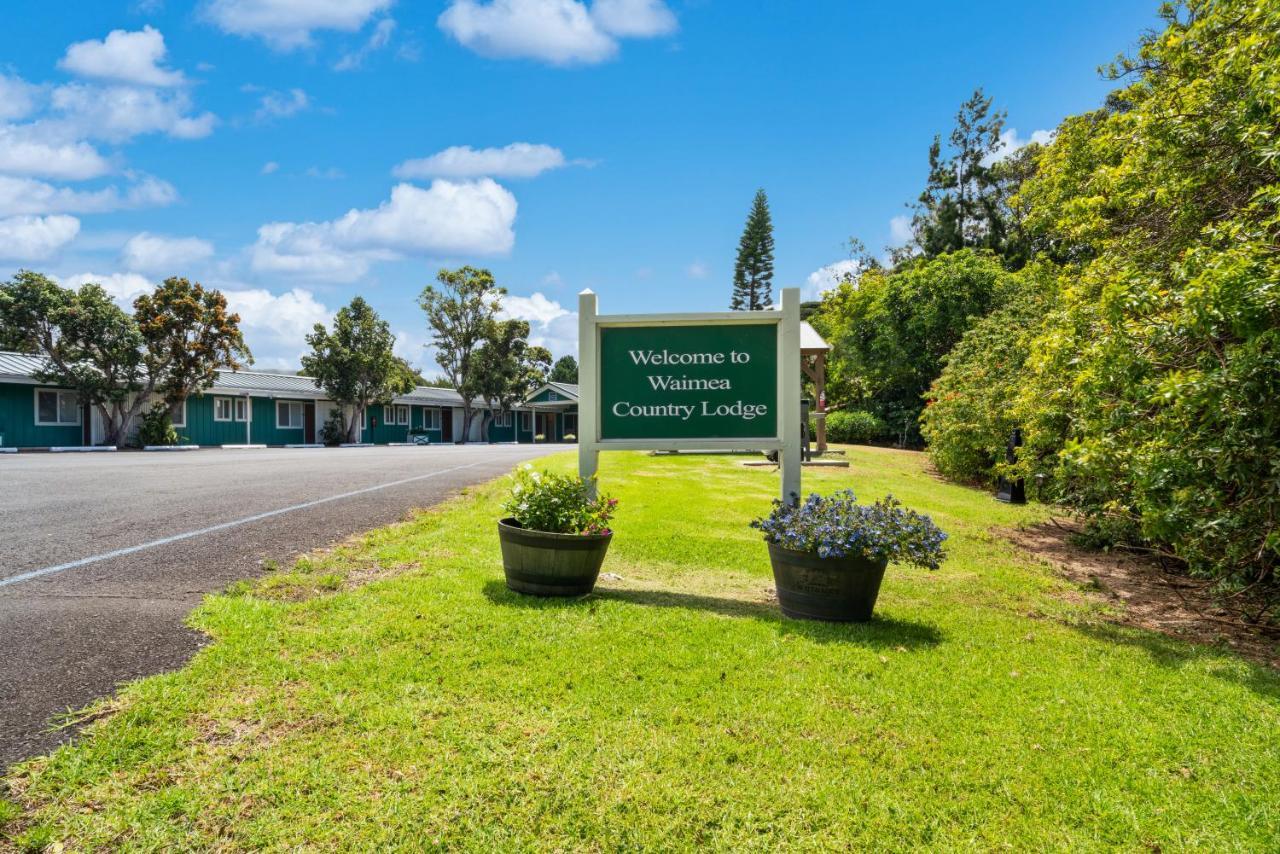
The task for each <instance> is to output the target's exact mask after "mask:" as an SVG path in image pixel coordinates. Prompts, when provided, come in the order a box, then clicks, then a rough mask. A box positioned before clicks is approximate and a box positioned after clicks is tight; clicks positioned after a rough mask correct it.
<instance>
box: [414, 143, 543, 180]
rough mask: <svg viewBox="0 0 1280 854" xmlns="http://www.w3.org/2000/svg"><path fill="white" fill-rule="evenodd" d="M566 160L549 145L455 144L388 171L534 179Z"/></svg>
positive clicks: (416, 175) (423, 175)
mask: <svg viewBox="0 0 1280 854" xmlns="http://www.w3.org/2000/svg"><path fill="white" fill-rule="evenodd" d="M565 163H566V161H565V159H564V153H563V152H561V151H560V149H558V148H553V147H552V146H550V145H541V144H533V143H528V142H513V143H511V144H510V145H506V146H503V147H502V148H480V149H475V148H472V147H471V146H469V145H455V146H452V147H450V148H446V149H445V150H444V151H437V152H436V153H435V154H432V155H431V156H430V157H422V158H419V159H416V160H406V161H404V162H403V163H401V164H399V165H397V166H396V167H395V169H393V170H392V174H393V175H395V176H396V177H397V178H476V177H489V178H534V177H536V176H538V175H541V174H542V173H543V172H546V171H547V170H548V169H559V168H560V167H562V166H564V165H565Z"/></svg>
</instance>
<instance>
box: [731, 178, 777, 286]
mask: <svg viewBox="0 0 1280 854" xmlns="http://www.w3.org/2000/svg"><path fill="white" fill-rule="evenodd" d="M772 302H773V220H772V219H771V218H770V216H769V199H768V198H767V197H766V196H765V194H764V190H756V198H755V201H754V202H752V204H751V213H750V214H749V215H748V216H747V225H746V228H744V229H743V230H742V239H741V240H740V241H738V260H737V263H735V264H734V266H733V301H732V302H731V303H729V307H730V308H731V309H733V310H734V311H760V310H761V309H765V308H768V307H769V306H770V304H772Z"/></svg>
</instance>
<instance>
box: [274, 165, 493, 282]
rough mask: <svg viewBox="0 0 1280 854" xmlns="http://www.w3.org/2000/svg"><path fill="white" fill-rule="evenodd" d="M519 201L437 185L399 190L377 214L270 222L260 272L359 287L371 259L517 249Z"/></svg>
mask: <svg viewBox="0 0 1280 854" xmlns="http://www.w3.org/2000/svg"><path fill="white" fill-rule="evenodd" d="M516 207H517V205H516V198H515V196H513V195H512V194H511V192H510V191H509V190H507V189H506V188H505V187H503V186H501V185H500V184H497V183H496V182H494V181H492V180H490V179H488V178H484V179H481V180H478V181H466V182H453V181H446V180H443V179H441V180H436V181H433V182H432V183H431V186H430V187H429V188H427V189H423V188H421V187H418V186H415V185H413V184H397V185H396V186H395V187H393V188H392V190H391V198H390V199H388V200H387V201H385V202H383V203H382V204H381V205H379V206H378V207H377V208H373V209H366V210H360V209H356V208H352V209H351V210H349V211H347V213H346V214H344V215H343V216H341V217H339V218H338V219H334V220H329V221H325V222H302V223H296V222H272V223H266V224H265V225H263V226H261V227H260V228H259V229H258V240H257V242H256V243H255V244H254V246H253V247H252V250H251V265H252V267H253V269H254V270H256V271H258V272H275V273H285V274H293V275H300V276H309V277H312V278H317V279H325V280H329V281H338V282H347V281H354V280H355V279H357V278H359V277H360V276H362V275H364V273H365V272H366V271H367V270H368V268H369V265H370V264H371V263H372V262H374V261H386V260H394V259H397V258H403V257H414V256H416V257H438V256H450V255H499V254H504V253H506V252H508V251H510V249H511V247H512V245H513V244H514V243H515V232H514V231H513V225H514V223H515V217H516Z"/></svg>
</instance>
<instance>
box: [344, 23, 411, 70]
mask: <svg viewBox="0 0 1280 854" xmlns="http://www.w3.org/2000/svg"><path fill="white" fill-rule="evenodd" d="M395 29H396V22H395V21H393V20H392V19H391V18H383V19H382V20H381V21H379V22H378V23H377V24H376V25H375V26H374V28H373V32H372V33H371V34H370V35H369V40H368V41H367V42H365V43H364V44H363V45H361V46H360V47H359V48H358V49H357V50H353V51H351V52H350V53H345V54H343V55H342V58H341V59H339V60H338V61H337V62H335V63H334V64H333V70H334V71H355V70H356V69H357V68H359V67H360V66H362V65H364V61H365V60H366V59H368V58H369V56H370V54H373V53H375V52H377V51H380V50H382V49H383V48H384V47H386V46H387V45H388V44H389V43H390V42H391V34H392V33H394V32H395Z"/></svg>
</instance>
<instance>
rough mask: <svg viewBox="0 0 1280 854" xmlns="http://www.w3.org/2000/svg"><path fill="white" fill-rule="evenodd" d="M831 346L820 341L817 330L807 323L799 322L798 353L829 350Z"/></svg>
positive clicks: (820, 337)
mask: <svg viewBox="0 0 1280 854" xmlns="http://www.w3.org/2000/svg"><path fill="white" fill-rule="evenodd" d="M830 349H831V345H830V344H828V343H827V342H826V341H823V340H822V336H821V335H819V334H818V330H816V329H814V328H813V327H812V326H810V325H809V321H807V320H802V321H800V352H801V353H803V352H805V351H806V350H830Z"/></svg>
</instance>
